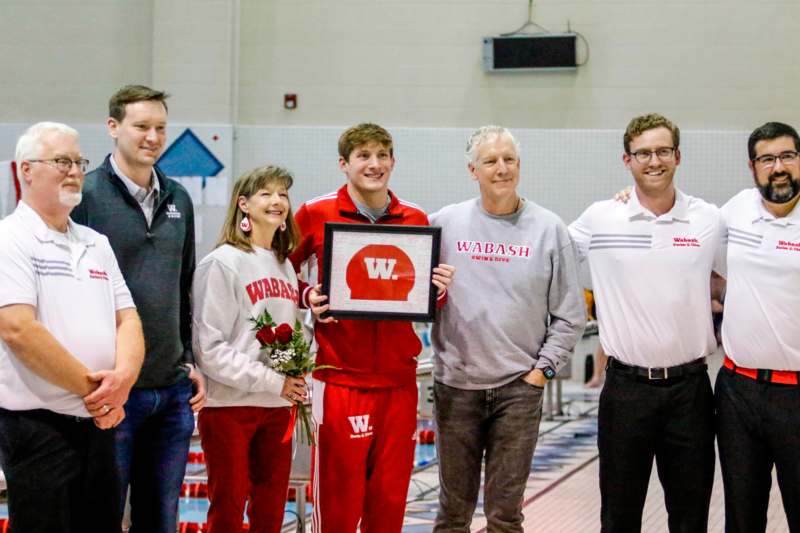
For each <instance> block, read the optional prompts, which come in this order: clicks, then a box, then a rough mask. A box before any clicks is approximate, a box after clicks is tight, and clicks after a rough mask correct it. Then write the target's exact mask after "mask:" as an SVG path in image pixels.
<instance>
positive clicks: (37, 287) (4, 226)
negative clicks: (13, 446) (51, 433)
mask: <svg viewBox="0 0 800 533" xmlns="http://www.w3.org/2000/svg"><path fill="white" fill-rule="evenodd" d="M11 304H27V305H31V306H34V307H35V308H36V319H37V320H38V321H39V322H41V323H42V324H43V325H44V327H45V328H46V329H47V330H48V331H49V332H50V333H52V334H53V336H54V337H55V338H56V339H57V340H58V341H59V342H60V343H61V344H62V345H63V346H64V348H66V349H67V351H69V352H70V353H71V354H72V355H74V356H75V357H76V358H78V359H79V360H80V361H81V362H82V363H83V364H84V365H86V366H87V368H89V370H90V371H97V370H103V369H111V368H114V364H115V361H116V331H117V327H116V311H117V310H120V309H125V308H129V307H134V303H133V299H132V298H131V294H130V292H129V291H128V287H127V286H126V285H125V280H124V279H123V278H122V274H121V273H120V271H119V267H118V266H117V260H116V258H115V257H114V253H113V251H112V250H111V246H110V245H109V243H108V239H107V238H106V237H105V236H103V235H101V234H99V233H97V232H96V231H94V230H92V229H90V228H87V227H86V226H81V225H79V224H75V223H74V222H72V221H71V220H70V221H69V229H68V231H67V233H65V234H64V233H59V232H57V231H54V230H52V229H50V228H48V227H47V225H46V224H45V223H44V221H43V220H42V219H41V217H39V215H38V214H37V213H36V212H35V211H34V210H33V209H31V208H30V207H29V206H28V205H26V204H25V203H24V202H20V203H19V205H18V206H17V209H16V210H15V211H14V212H13V213H12V214H10V215H9V216H7V217H6V218H5V219H3V220H2V221H0V307H4V306H7V305H11ZM0 407H3V408H5V409H10V410H15V411H19V410H27V409H48V410H51V411H55V412H57V413H62V414H68V415H74V416H83V417H87V416H89V413H88V412H87V411H86V408H85V407H84V404H83V400H82V399H81V398H80V397H78V396H77V395H75V394H73V393H71V392H68V391H66V390H64V389H62V388H60V387H57V386H56V385H53V384H52V383H50V382H48V381H45V380H44V379H42V378H41V377H39V376H38V375H37V374H35V373H33V372H32V371H31V370H29V369H28V368H27V367H26V366H25V365H23V364H22V362H21V361H20V360H19V359H17V357H16V356H15V355H14V353H13V352H12V351H11V350H10V348H9V347H8V346H7V345H6V343H5V342H2V341H0Z"/></svg>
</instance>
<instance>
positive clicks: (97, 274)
mask: <svg viewBox="0 0 800 533" xmlns="http://www.w3.org/2000/svg"><path fill="white" fill-rule="evenodd" d="M89 277H90V278H91V279H104V280H106V281H108V273H107V272H106V271H105V270H95V269H93V268H90V269H89Z"/></svg>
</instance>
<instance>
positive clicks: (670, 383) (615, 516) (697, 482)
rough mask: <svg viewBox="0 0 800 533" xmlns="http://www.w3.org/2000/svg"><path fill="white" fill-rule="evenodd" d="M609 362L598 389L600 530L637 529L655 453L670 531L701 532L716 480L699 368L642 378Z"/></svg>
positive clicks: (706, 393)
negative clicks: (677, 374)
mask: <svg viewBox="0 0 800 533" xmlns="http://www.w3.org/2000/svg"><path fill="white" fill-rule="evenodd" d="M643 379H644V378H638V377H636V376H632V375H630V374H626V373H624V372H622V371H620V370H618V369H615V368H613V367H609V368H608V370H607V375H606V382H605V386H604V387H603V392H602V393H601V394H600V407H599V412H598V435H597V445H598V448H599V451H600V502H601V513H600V521H601V524H602V531H603V533H630V532H638V531H641V528H642V510H643V508H644V502H645V498H646V496H647V486H648V484H649V480H650V471H651V470H652V467H653V457H655V461H656V468H657V469H658V478H659V480H660V481H661V486H662V487H663V488H664V500H665V502H664V503H665V505H666V508H667V513H668V516H669V519H668V524H669V530H670V531H671V532H672V533H678V532H681V533H690V532H691V533H694V532H703V531H706V530H707V528H708V506H709V503H710V500H711V488H712V486H713V484H714V396H713V392H712V391H711V381H710V380H709V378H708V374H707V373H705V372H702V373H699V374H692V375H688V376H684V377H677V378H670V379H667V380H655V381H650V382H647V381H644V380H643Z"/></svg>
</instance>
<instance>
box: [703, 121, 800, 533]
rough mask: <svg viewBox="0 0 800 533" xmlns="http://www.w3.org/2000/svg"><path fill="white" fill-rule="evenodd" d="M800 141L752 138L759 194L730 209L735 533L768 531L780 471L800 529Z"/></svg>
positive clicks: (722, 439) (726, 392)
mask: <svg viewBox="0 0 800 533" xmlns="http://www.w3.org/2000/svg"><path fill="white" fill-rule="evenodd" d="M798 150H800V137H798V134H797V131H796V130H795V129H794V128H792V127H791V126H789V125H787V124H782V123H780V122H768V123H766V124H764V125H763V126H760V127H759V128H756V130H755V131H753V133H752V134H751V135H750V139H749V141H748V151H749V156H750V164H749V166H750V170H751V171H752V173H753V181H754V182H755V187H754V188H751V189H747V190H744V191H742V192H740V193H739V194H737V195H736V196H734V197H733V198H732V199H731V200H730V201H728V203H727V204H725V205H724V206H723V207H722V209H721V212H722V215H723V217H724V219H725V222H726V224H727V226H728V247H727V248H728V249H727V270H728V276H727V278H728V286H727V295H726V299H725V317H724V319H723V322H722V345H723V348H724V349H725V354H726V355H725V360H724V364H723V368H722V369H721V370H720V372H719V374H718V375H717V382H716V387H715V396H716V406H717V425H718V435H717V438H718V443H719V458H720V464H721V467H722V479H723V482H724V485H725V530H726V531H727V532H729V533H739V532H742V533H758V532H763V531H765V529H766V526H767V507H768V504H769V492H770V487H771V485H772V469H773V467H774V468H775V469H776V470H777V478H778V486H779V487H780V491H781V497H782V500H783V507H784V510H785V512H786V519H787V522H788V524H789V529H790V531H792V532H798V531H800V431H798V428H800V386H799V384H798V381H799V378H800V326H798V324H797V316H798V311H800V303H799V302H800V299H798V296H797V295H796V294H794V293H793V290H794V289H796V288H798V287H800V210H798V209H797V208H796V207H797V202H798V199H800V160H799V159H798Z"/></svg>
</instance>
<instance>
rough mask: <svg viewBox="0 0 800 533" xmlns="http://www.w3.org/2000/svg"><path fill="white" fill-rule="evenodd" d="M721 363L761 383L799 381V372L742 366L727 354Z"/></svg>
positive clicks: (793, 383)
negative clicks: (737, 364)
mask: <svg viewBox="0 0 800 533" xmlns="http://www.w3.org/2000/svg"><path fill="white" fill-rule="evenodd" d="M722 364H723V366H724V367H725V368H727V369H728V370H731V371H733V372H735V373H737V374H740V375H742V376H747V377H748V378H750V379H754V380H756V381H761V382H763V383H779V384H781V385H797V384H798V383H800V372H797V371H795V370H770V369H768V368H744V367H741V366H736V363H734V362H733V361H732V360H731V358H730V357H728V356H727V355H726V356H725V359H724V360H723V361H722Z"/></svg>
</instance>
